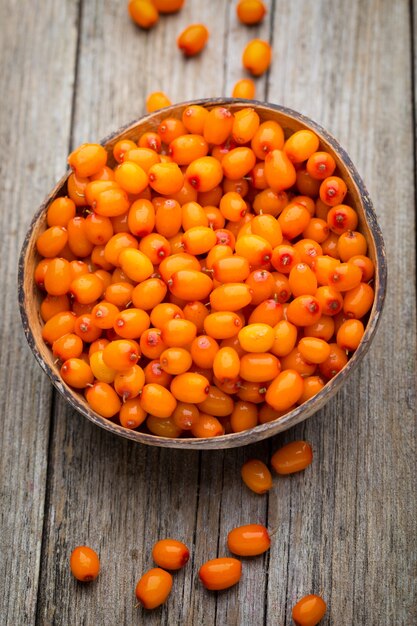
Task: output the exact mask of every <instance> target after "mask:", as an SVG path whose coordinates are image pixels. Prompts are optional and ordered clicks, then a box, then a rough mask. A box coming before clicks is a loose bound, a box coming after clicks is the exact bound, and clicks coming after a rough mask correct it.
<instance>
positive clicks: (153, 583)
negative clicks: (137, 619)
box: [135, 567, 172, 609]
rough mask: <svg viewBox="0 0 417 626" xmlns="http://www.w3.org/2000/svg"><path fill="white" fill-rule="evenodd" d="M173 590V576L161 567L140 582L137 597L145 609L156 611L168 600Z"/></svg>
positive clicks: (151, 570)
mask: <svg viewBox="0 0 417 626" xmlns="http://www.w3.org/2000/svg"><path fill="white" fill-rule="evenodd" d="M171 589H172V576H171V574H169V573H168V572H166V571H165V570H163V569H161V568H160V567H154V568H153V569H150V570H149V571H147V572H146V573H145V574H144V575H143V576H142V578H141V579H140V580H139V581H138V583H137V585H136V588H135V595H136V598H137V599H138V601H139V602H140V603H141V604H142V606H143V607H144V608H145V609H156V608H157V607H158V606H161V604H164V602H165V601H166V600H167V598H168V596H169V594H170V593H171Z"/></svg>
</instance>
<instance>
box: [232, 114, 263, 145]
mask: <svg viewBox="0 0 417 626" xmlns="http://www.w3.org/2000/svg"><path fill="white" fill-rule="evenodd" d="M259 123H260V122H259V115H258V114H257V113H256V111H255V110H254V109H250V108H247V109H241V110H240V111H237V112H236V113H235V116H234V121H233V126H232V137H233V139H234V141H235V142H236V143H237V144H244V143H248V142H249V141H251V139H252V138H253V136H254V135H255V133H256V131H257V130H258V128H259Z"/></svg>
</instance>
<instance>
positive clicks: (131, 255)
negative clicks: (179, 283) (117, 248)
mask: <svg viewBox="0 0 417 626" xmlns="http://www.w3.org/2000/svg"><path fill="white" fill-rule="evenodd" d="M119 263H120V265H121V268H122V270H123V271H124V272H125V274H126V275H127V276H128V277H129V278H131V279H132V280H134V281H136V282H138V283H139V282H142V281H143V280H146V279H147V278H149V276H150V275H151V274H153V271H154V269H153V265H152V263H151V261H150V260H149V258H148V257H147V256H146V254H144V253H143V252H141V251H140V250H136V249H134V248H125V249H124V250H122V251H121V253H120V255H119Z"/></svg>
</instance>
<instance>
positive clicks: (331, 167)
mask: <svg viewBox="0 0 417 626" xmlns="http://www.w3.org/2000/svg"><path fill="white" fill-rule="evenodd" d="M306 167H307V172H308V173H309V174H310V176H311V177H312V178H316V179H317V180H324V179H325V178H327V177H328V176H331V175H332V174H333V172H334V171H335V169H336V161H335V160H334V158H333V157H332V155H331V154H329V153H328V152H314V153H313V154H311V155H310V156H309V157H308V160H307V165H306Z"/></svg>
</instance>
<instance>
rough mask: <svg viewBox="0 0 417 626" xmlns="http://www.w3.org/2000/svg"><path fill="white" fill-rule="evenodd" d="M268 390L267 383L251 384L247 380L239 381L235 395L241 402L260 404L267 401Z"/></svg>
mask: <svg viewBox="0 0 417 626" xmlns="http://www.w3.org/2000/svg"><path fill="white" fill-rule="evenodd" d="M266 390H267V388H266V386H265V383H250V382H248V381H246V380H245V381H239V385H238V388H237V390H234V392H233V393H236V395H237V396H238V398H239V400H243V401H244V402H254V403H255V404H259V403H261V402H264V401H265V394H266Z"/></svg>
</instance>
